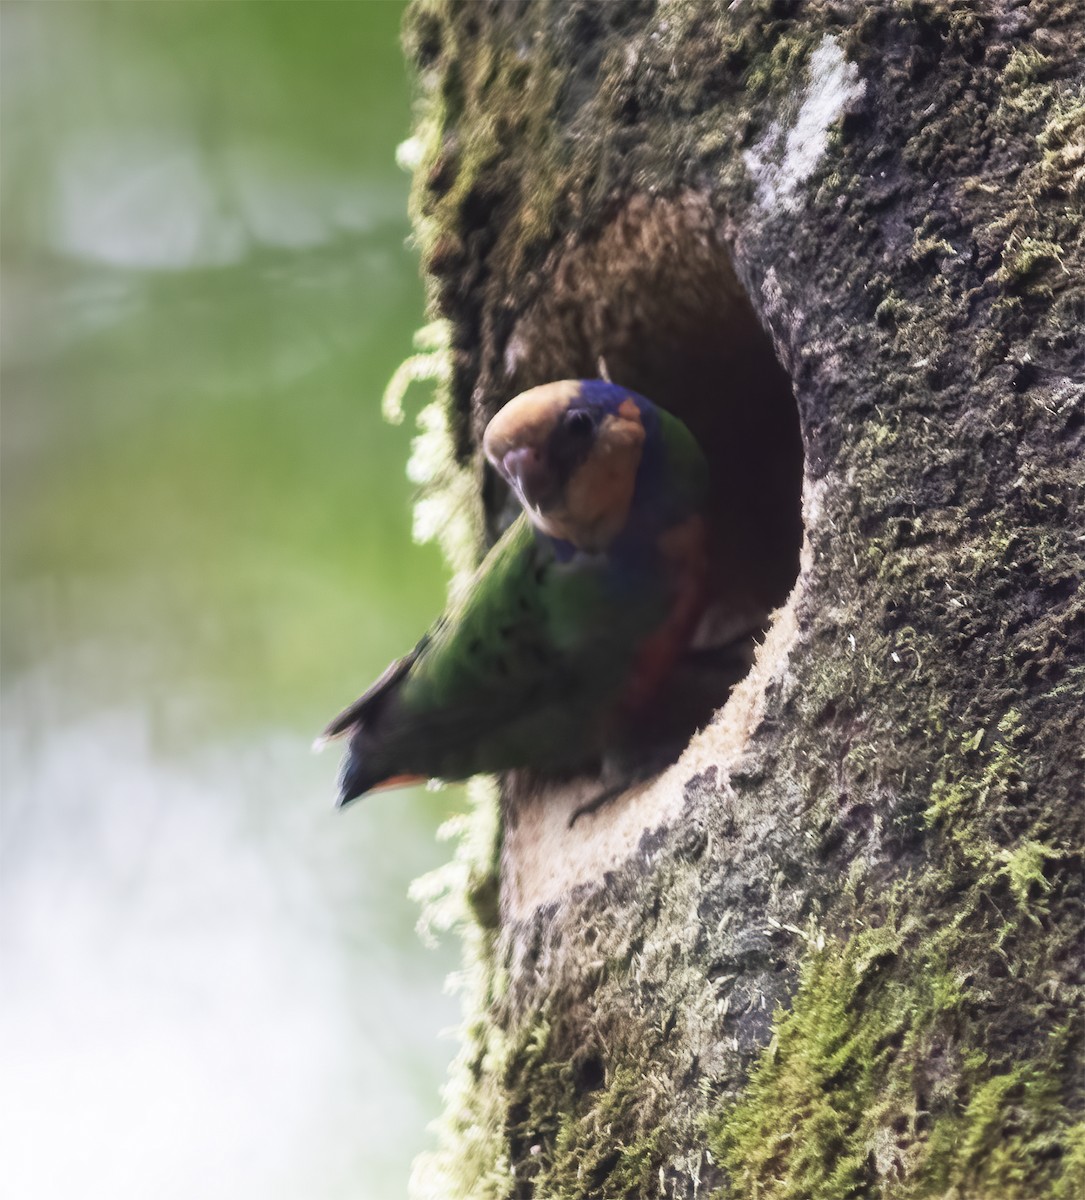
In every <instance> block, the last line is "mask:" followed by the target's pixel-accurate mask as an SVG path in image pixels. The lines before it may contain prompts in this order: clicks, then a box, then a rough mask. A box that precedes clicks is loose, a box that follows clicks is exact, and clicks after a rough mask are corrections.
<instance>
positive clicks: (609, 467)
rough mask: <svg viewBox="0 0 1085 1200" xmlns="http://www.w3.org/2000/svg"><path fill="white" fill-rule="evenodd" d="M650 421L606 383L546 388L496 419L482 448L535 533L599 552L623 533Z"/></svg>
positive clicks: (638, 400) (631, 397)
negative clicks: (541, 533)
mask: <svg viewBox="0 0 1085 1200" xmlns="http://www.w3.org/2000/svg"><path fill="white" fill-rule="evenodd" d="M652 415H653V410H652V406H651V405H650V403H649V402H648V401H647V400H645V399H644V398H643V397H642V396H637V395H636V394H635V393H634V392H630V391H629V389H628V388H622V387H618V386H616V385H615V384H612V383H607V382H605V381H603V380H564V381H562V382H560V383H547V384H544V385H543V386H542V387H536V388H532V389H531V390H530V391H528V392H523V393H522V394H521V395H519V396H517V397H516V398H515V399H513V400H510V401H509V403H508V404H506V405H505V407H504V408H502V409H501V411H500V412H499V413H497V415H496V416H495V417H494V418H493V420H492V421H491V422H490V423H489V425H488V426H487V427H486V433H485V435H484V437H483V449H484V450H485V452H486V457H487V458H488V459H489V460H490V462H491V463H493V465H494V467H495V468H496V469H497V471H498V472H499V473H500V474H501V476H502V477H503V478H504V479H505V481H506V482H507V483H508V485H509V486H510V487H511V488H512V489H513V491H514V492H515V493H516V495H517V497H518V498H519V500H520V503H521V504H522V505H523V506H524V509H525V511H526V512H527V514H528V517H529V518H530V520H531V522H532V524H534V525H535V527H536V528H537V529H540V530H542V532H543V533H546V534H548V535H549V536H550V537H554V538H558V539H560V540H562V541H566V542H570V543H572V545H574V546H576V547H577V548H578V549H580V550H586V551H589V552H595V551H599V550H602V549H604V548H605V547H606V546H607V545H609V544H610V542H612V541H613V540H614V538H615V537H617V535H618V534H619V533H620V532H621V531H622V529H623V528H624V527H625V524H626V519H627V517H628V515H629V509H630V506H631V505H632V503H633V495H634V491H635V488H636V482H637V472H638V470H639V468H640V465H641V460H642V457H643V455H644V448H645V440H646V438H647V436H648V432H649V431H648V424H649V422H650V419H651V416H652Z"/></svg>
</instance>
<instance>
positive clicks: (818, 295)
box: [407, 0, 1085, 1200]
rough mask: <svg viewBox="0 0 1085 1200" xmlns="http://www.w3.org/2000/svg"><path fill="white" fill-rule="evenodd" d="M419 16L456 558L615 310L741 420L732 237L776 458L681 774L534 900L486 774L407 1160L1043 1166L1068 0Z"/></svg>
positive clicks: (1064, 809) (644, 1184) (1061, 1185)
mask: <svg viewBox="0 0 1085 1200" xmlns="http://www.w3.org/2000/svg"><path fill="white" fill-rule="evenodd" d="M407 41H408V45H409V47H410V50H411V53H412V55H413V57H414V60H415V62H416V65H417V68H418V72H419V78H420V80H421V83H422V96H421V99H420V102H419V103H420V107H419V116H418V133H417V140H416V142H415V145H414V149H413V155H414V162H415V163H416V184H415V192H414V200H413V205H414V214H415V221H416V226H417V229H418V234H419V243H420V246H421V249H422V254H423V262H424V265H425V269H426V271H427V275H428V278H429V280H430V285H431V298H432V304H433V307H434V315H435V316H439V317H440V318H441V319H442V321H443V322H444V324H443V325H442V330H443V337H444V341H443V342H442V348H441V349H440V350H439V351H438V352H437V354H436V357H435V358H432V359H427V360H426V361H425V362H424V363H423V364H422V367H421V368H419V371H423V369H424V370H429V371H430V372H431V373H432V374H435V375H437V376H438V379H437V383H438V409H437V410H433V411H431V416H430V418H429V421H430V434H429V436H430V443H431V447H432V448H433V450H432V453H430V455H429V458H428V466H427V465H426V464H425V463H423V464H422V466H420V467H419V468H418V469H417V470H416V474H417V475H419V476H423V475H428V477H429V478H430V479H431V480H432V486H433V487H434V488H435V489H436V492H437V495H438V496H442V495H449V494H454V495H455V497H456V503H457V504H458V505H459V506H460V507H461V508H466V509H471V508H472V506H475V507H474V509H473V511H474V512H475V513H476V514H477V513H478V512H479V506H480V507H481V509H482V510H484V519H478V518H477V516H476V517H473V518H472V519H471V520H469V521H468V522H467V523H466V524H465V525H463V527H462V530H461V534H460V537H459V545H460V547H461V550H460V552H459V560H458V563H457V565H458V566H460V567H462V566H463V565H464V562H465V559H466V558H467V557H468V556H467V555H466V554H465V553H464V552H463V549H462V548H463V546H464V545H465V544H466V542H467V540H469V539H473V540H474V541H475V543H476V546H475V548H476V552H477V550H479V549H481V542H482V540H483V530H484V529H485V530H488V531H489V535H490V536H492V535H493V532H494V531H495V529H496V528H497V527H498V525H499V524H500V520H501V511H502V504H503V497H502V496H501V494H500V493H499V492H498V491H497V489H496V488H495V487H494V484H493V481H492V480H490V479H488V478H487V477H486V476H484V475H483V472H482V468H481V464H480V461H479V456H478V439H479V434H480V431H481V429H482V427H483V426H484V423H485V421H486V420H487V418H488V417H489V416H490V415H491V414H492V412H493V411H494V410H495V409H496V408H497V407H499V406H500V405H501V404H502V403H503V402H504V401H505V400H506V399H507V398H508V397H509V396H511V395H512V394H514V393H515V391H517V390H520V389H521V388H522V387H525V386H529V385H530V384H532V383H536V382H541V381H543V380H544V379H545V378H547V377H556V376H558V375H566V376H568V375H578V374H591V373H593V372H594V369H595V359H596V357H597V356H598V355H599V354H600V353H603V352H605V353H606V354H607V362H608V364H609V366H610V368H611V371H612V373H615V377H616V378H618V377H619V376H621V378H622V379H623V381H625V382H628V383H629V384H630V385H631V386H641V387H642V390H645V391H646V392H648V394H655V395H656V396H657V398H659V396H660V393H661V392H662V393H663V396H664V399H665V402H666V403H669V404H671V405H672V406H677V407H679V409H680V411H683V412H684V413H685V414H686V415H691V416H692V417H693V418H694V419H696V418H697V416H698V414H702V415H703V413H704V412H705V411H709V410H711V411H714V412H716V413H720V412H722V413H723V414H724V430H725V432H727V431H729V432H730V433H731V435H732V437H733V439H737V440H738V441H739V442H740V444H741V442H742V439H743V438H746V439H748V440H749V442H750V445H749V446H748V447H747V448H748V449H749V451H750V453H759V454H761V455H762V456H763V458H762V460H760V461H764V462H766V463H768V462H771V461H772V454H773V453H774V451H773V447H772V446H768V447H766V446H764V445H762V446H759V447H758V446H754V445H753V444H752V442H753V440H755V439H756V438H757V437H758V436H760V434H759V433H758V429H759V427H758V426H756V424H754V425H750V424H741V423H740V422H739V420H738V418H739V417H740V416H742V415H743V413H744V412H745V410H744V409H742V408H741V407H736V406H735V405H734V403H733V401H732V399H731V398H730V393H729V391H728V389H729V387H730V388H732V389H733V388H734V387H736V386H741V387H742V388H745V389H749V388H751V387H752V388H753V389H754V390H755V391H756V390H757V386H758V381H757V378H756V374H753V375H751V374H750V373H749V372H747V374H746V375H744V376H743V377H742V382H741V384H740V385H737V384H733V383H731V381H730V378H729V377H728V370H727V369H726V363H728V362H731V361H732V358H731V357H729V356H731V355H732V354H733V353H737V351H736V350H734V348H733V347H732V348H727V347H725V349H724V350H722V351H721V350H720V348H719V345H718V344H717V342H718V341H719V340H720V339H722V342H723V343H726V341H727V338H728V336H729V335H728V334H727V329H728V328H741V329H742V330H743V333H742V335H741V337H739V336H738V335H732V336H734V337H735V340H736V341H744V340H754V339H752V337H751V338H747V331H748V327H747V326H746V325H744V324H743V321H744V320H745V317H744V316H743V311H744V310H743V305H744V304H745V303H746V302H745V301H744V300H743V299H742V297H741V296H740V295H739V296H738V298H737V299H736V295H737V294H738V293H737V285H736V284H735V278H736V277H737V279H738V280H741V283H742V285H743V287H744V289H745V293H746V296H747V297H748V302H749V305H750V306H751V307H752V310H753V311H754V312H755V313H756V315H757V317H758V319H759V320H760V321H761V322H763V323H764V325H765V326H766V327H767V329H768V330H769V332H770V333H771V337H772V342H773V345H774V346H775V352H776V355H777V356H778V358H779V361H780V363H782V365H783V367H784V368H785V369H786V371H787V374H788V376H789V378H790V386H791V387H792V388H793V391H794V401H795V404H796V405H797V409H798V419H799V423H800V424H801V428H802V438H803V449H804V453H805V484H804V495H805V550H804V566H803V569H802V572H801V574H800V577H799V581H798V585H797V587H796V589H795V592H794V593H793V595H792V598H791V600H790V602H789V615H788V619H789V620H790V621H792V622H793V626H794V634H793V635H792V636H790V638H789V639H784V640H785V641H786V653H785V652H783V651H781V652H780V654H779V656H778V657H777V659H776V660H773V661H767V659H768V657H769V656H767V655H766V662H765V663H763V664H762V665H761V667H760V668H759V670H760V675H758V680H759V683H758V687H759V689H760V698H759V700H758V706H757V707H756V710H755V711H756V713H757V714H758V715H757V718H756V720H753V721H752V722H751V724H752V732H751V733H750V734H749V735H748V736H744V740H742V743H741V745H740V746H739V752H737V753H736V752H735V749H734V747H733V746H730V745H729V746H728V748H727V749H726V752H725V747H724V742H725V740H726V738H725V727H726V726H727V723H728V716H727V712H728V710H727V709H725V710H724V713H723V714H721V717H720V718H719V720H718V722H717V724H716V725H715V726H714V727H713V728H712V729H710V730H709V731H708V733H707V734H706V735H704V737H703V738H702V749H703V751H704V753H703V754H702V756H701V760H700V762H701V765H700V766H699V767H698V769H697V770H696V771H695V772H694V771H693V770H692V769H691V770H690V771H689V772H687V777H686V778H684V779H681V780H680V781H679V782H680V784H681V787H680V792H679V801H680V803H679V805H678V807H677V808H676V809H674V810H673V811H669V812H668V814H667V815H662V814H661V815H660V816H659V818H658V820H655V821H649V822H648V823H647V824H646V826H645V828H644V830H643V833H642V835H641V836H640V839H639V842H637V843H635V844H634V847H633V851H632V852H631V853H630V854H629V855H628V857H627V859H626V860H625V861H622V862H620V863H618V864H617V865H615V864H613V863H607V864H604V865H601V866H600V869H599V872H598V874H597V877H596V878H594V879H592V880H590V881H588V882H585V883H583V884H582V885H581V886H579V887H578V888H576V889H575V890H573V891H572V892H570V893H568V894H565V895H562V896H560V897H557V898H555V899H553V900H552V901H551V902H549V903H546V904H544V905H541V906H540V907H539V908H537V909H536V910H535V911H533V912H530V913H528V914H526V915H525V914H524V913H523V912H517V913H515V914H512V913H510V910H509V908H508V906H507V904H506V905H505V907H504V909H502V907H501V896H502V875H501V872H502V865H501V857H500V841H499V837H498V832H497V824H496V822H495V821H494V820H493V816H494V813H493V809H492V796H491V794H490V793H488V792H486V791H484V790H479V791H478V792H477V793H476V796H477V805H478V807H477V811H476V815H475V817H474V818H473V823H472V822H469V823H468V826H467V828H468V835H467V837H468V840H467V841H466V842H465V843H464V845H463V848H461V851H460V854H459V858H458V859H457V863H456V864H454V867H453V869H452V871H451V872H450V873H449V874H448V877H447V879H446V880H445V883H444V884H443V885H442V886H444V887H445V889H446V895H447V896H448V897H451V899H450V900H448V901H447V903H448V904H449V905H450V908H449V909H448V912H449V913H451V915H447V914H446V917H445V923H446V924H449V923H453V922H456V921H458V922H459V923H460V925H461V927H462V928H463V929H464V930H465V931H466V935H467V938H468V946H469V960H470V961H469V963H468V966H467V969H466V973H465V978H466V979H467V980H468V981H469V987H468V991H467V1001H468V1010H469V1011H468V1020H467V1024H466V1027H465V1032H464V1040H463V1048H462V1052H461V1055H460V1057H459V1059H458V1063H457V1066H456V1068H455V1073H454V1076H453V1078H452V1080H451V1082H450V1090H449V1102H448V1107H447V1112H446V1118H445V1121H444V1124H443V1127H442V1130H441V1131H440V1134H439V1139H440V1144H439V1148H438V1150H437V1151H436V1152H434V1154H432V1155H430V1156H429V1157H427V1158H426V1159H425V1160H423V1161H422V1162H420V1164H419V1167H418V1170H417V1173H416V1180H415V1190H416V1192H417V1194H419V1195H433V1196H440V1197H442V1200H444V1198H447V1197H454V1196H471V1197H477V1196H493V1197H506V1196H508V1197H521V1196H524V1197H526V1196H539V1197H543V1196H545V1197H595V1196H606V1197H619V1196H630V1197H633V1196H637V1197H640V1196H650V1195H658V1196H668V1197H671V1196H682V1197H686V1196H688V1197H693V1196H696V1195H701V1196H704V1195H706V1194H710V1193H713V1192H715V1193H718V1194H719V1195H721V1196H735V1197H739V1196H749V1197H753V1196H760V1197H765V1198H768V1197H796V1198H798V1197H804V1198H805V1197H825V1198H830V1197H832V1198H835V1197H845V1196H885V1197H926V1196H937V1197H946V1198H947V1200H948V1198H950V1197H953V1198H954V1200H965V1198H966V1197H985V1198H986V1197H992V1196H998V1197H1000V1198H1001V1197H1009V1198H1013V1197H1022V1198H1024V1197H1032V1196H1038V1195H1052V1196H1056V1197H1058V1196H1065V1197H1069V1196H1071V1195H1076V1194H1077V1192H1078V1191H1079V1190H1080V1188H1081V1187H1082V1186H1085V1183H1083V1172H1085V1134H1083V1133H1082V1125H1081V1117H1082V1112H1083V1108H1085V1097H1083V1095H1082V1085H1081V1076H1080V1070H1079V1069H1078V1064H1079V1062H1080V1052H1081V1047H1080V1038H1079V1034H1080V1006H1081V998H1082V979H1081V972H1080V963H1079V956H1078V953H1077V947H1076V937H1077V932H1078V929H1079V927H1080V921H1081V915H1082V895H1081V872H1082V862H1081V854H1082V844H1081V832H1082V830H1081V813H1080V808H1079V806H1078V800H1079V796H1080V791H1079V783H1080V776H1079V774H1078V772H1079V763H1078V761H1077V759H1078V733H1077V725H1078V723H1079V721H1080V703H1081V695H1082V690H1083V689H1082V680H1083V675H1085V667H1083V663H1082V653H1081V636H1080V631H1081V628H1082V620H1083V617H1085V612H1083V602H1082V586H1081V585H1082V582H1083V577H1085V567H1083V559H1082V550H1081V545H1082V542H1081V540H1080V535H1081V513H1082V507H1081V496H1080V491H1081V489H1080V462H1081V451H1082V442H1083V433H1082V425H1083V422H1082V406H1083V400H1085V351H1083V347H1082V339H1081V329H1082V327H1083V325H1085V286H1083V283H1082V281H1083V279H1085V255H1083V246H1085V234H1083V229H1082V225H1083V216H1082V209H1083V200H1085V102H1083V99H1082V85H1083V75H1082V71H1083V68H1082V64H1083V63H1085V33H1083V31H1082V28H1081V23H1080V17H1079V14H1078V13H1077V10H1076V6H1075V5H1074V4H1072V3H1060V2H1058V0H1053V2H1050V3H1044V2H1038V3H1033V4H1030V5H1028V6H1025V7H1021V6H1014V5H1012V4H1010V3H1005V4H983V5H980V4H976V5H962V4H953V5H950V4H941V3H934V2H930V3H911V4H906V5H894V6H880V5H879V6H873V5H861V4H849V3H831V2H824V3H808V4H799V3H780V2H778V0H776V2H772V3H769V2H765V3H749V4H744V5H741V6H737V7H732V6H723V5H717V4H714V3H709V2H708V0H675V2H672V3H669V4H658V5H657V4H655V3H652V2H649V0H613V2H612V3H608V4H599V3H596V2H595V0H562V2H559V0H531V2H529V3H523V4H515V5H513V4H500V3H494V4H491V3H489V2H488V0H475V2H470V3H458V4H457V3H445V2H436V0H416V3H415V4H414V6H413V8H412V10H411V15H410V18H409V22H408V30H407ZM732 268H733V273H732ZM749 361H750V362H752V363H753V364H755V365H756V363H757V362H758V361H763V360H758V359H757V358H756V357H755V358H752V359H750V360H749ZM765 370H766V372H768V371H769V367H768V366H766V367H765ZM416 373H418V372H416ZM769 390H771V389H768V385H766V395H768V394H769ZM772 394H773V395H777V393H776V392H773V393H772ZM765 403H768V401H767V400H766V402H765ZM682 405H685V406H687V407H686V408H685V409H682V407H681V406H682ZM434 411H435V412H437V413H439V416H434V415H433V412H434ZM729 422H731V424H728V423H729ZM425 457H426V456H425V455H423V458H425ZM790 469H791V468H790V467H789V468H787V470H790ZM785 476H786V470H783V469H781V475H780V478H781V479H783V478H784V477H785ZM766 478H767V477H766ZM765 486H766V487H774V486H777V484H776V483H775V482H773V481H772V480H769V481H768V482H766V484H765ZM449 489H451V491H450V490H449ZM431 499H432V495H431ZM1075 631H1076V636H1075ZM728 736H729V735H728ZM714 747H715V748H716V750H717V751H718V752H717V753H716V755H715V757H714V758H713V748H714ZM706 756H707V765H706ZM521 803H522V800H518V799H517V796H516V794H515V789H513V790H512V791H510V792H508V793H507V796H506V801H505V804H506V807H505V809H504V820H505V822H506V826H508V825H510V824H516V822H517V821H518V820H519V819H520V816H521V813H522V810H521V809H520V808H518V807H517V806H518V805H519V804H521ZM523 803H526V801H523ZM487 822H489V824H487ZM471 831H473V832H471ZM472 838H473V840H471V839H472ZM516 852H517V853H521V850H520V849H517V851H516ZM515 865H516V864H515V863H510V862H509V858H508V851H507V843H506V855H505V862H504V868H503V869H504V872H505V875H504V882H505V884H506V885H507V882H508V873H509V871H510V870H512V869H513V868H514V867H515ZM1075 1021H1077V1022H1078V1023H1077V1024H1075Z"/></svg>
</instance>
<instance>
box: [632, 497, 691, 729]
mask: <svg viewBox="0 0 1085 1200" xmlns="http://www.w3.org/2000/svg"><path fill="white" fill-rule="evenodd" d="M705 541H706V533H705V524H704V519H703V518H702V517H701V516H700V515H697V516H693V517H690V518H689V519H688V520H686V521H683V522H682V523H681V524H680V525H676V526H675V527H674V528H673V529H669V530H668V531H667V533H665V534H664V535H663V537H662V538H661V539H660V550H661V551H662V553H663V557H664V558H665V559H666V560H667V562H668V564H669V565H668V574H670V575H671V576H672V577H673V578H674V579H675V580H676V586H675V589H674V593H673V595H672V597H671V610H670V613H669V614H668V616H667V619H666V620H665V621H664V622H663V624H662V625H661V626H660V627H659V628H658V629H657V630H656V631H655V633H653V634H652V635H651V637H649V638H647V639H646V640H645V641H644V643H643V644H642V645H641V648H640V651H639V653H638V654H637V658H636V661H635V662H634V664H633V670H632V671H631V672H630V674H629V678H628V680H627V681H626V687H625V697H624V703H623V707H624V708H625V710H626V712H630V713H635V712H637V711H638V710H639V709H641V708H643V707H644V705H645V704H646V703H647V702H648V701H649V700H651V698H652V697H653V696H654V695H655V694H656V692H657V691H659V688H660V685H661V684H662V683H663V681H664V679H666V677H667V675H668V674H669V672H670V671H671V668H672V667H673V666H674V664H675V662H676V661H677V660H678V657H679V655H680V654H681V653H682V651H683V650H685V648H686V647H687V646H688V645H689V642H690V639H691V638H692V637H693V632H694V630H695V629H696V628H697V622H698V621H699V620H700V619H701V615H702V613H703V612H704V609H705V605H706V603H707V601H708V586H707V578H708V560H707V556H706V552H705Z"/></svg>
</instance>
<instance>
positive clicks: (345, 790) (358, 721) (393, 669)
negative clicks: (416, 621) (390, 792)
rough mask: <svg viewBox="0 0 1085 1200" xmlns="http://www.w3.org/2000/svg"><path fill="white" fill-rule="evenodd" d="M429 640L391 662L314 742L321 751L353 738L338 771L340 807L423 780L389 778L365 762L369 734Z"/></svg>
mask: <svg viewBox="0 0 1085 1200" xmlns="http://www.w3.org/2000/svg"><path fill="white" fill-rule="evenodd" d="M426 640H427V639H426V638H423V639H422V641H421V642H419V644H418V645H417V646H416V647H415V648H414V650H412V651H411V653H410V654H408V655H405V656H404V657H403V658H400V659H397V660H396V661H395V662H394V663H392V665H391V666H390V667H389V668H388V669H387V670H386V671H385V672H384V674H383V675H382V676H381V677H380V678H379V679H378V680H377V682H376V683H374V684H373V686H372V687H371V688H369V689H368V691H366V692H365V693H364V695H361V696H359V697H358V699H357V700H355V701H354V703H353V704H351V705H350V706H349V707H348V708H344V709H343V711H342V712H341V713H340V714H339V716H337V717H336V718H335V719H334V720H333V721H332V722H331V723H330V724H329V725H328V727H327V729H325V730H324V732H323V733H322V734H321V735H320V737H319V738H317V740H316V742H315V743H314V746H315V748H317V749H320V748H321V747H322V746H323V745H324V744H325V743H326V742H328V741H330V740H331V739H332V738H338V737H343V736H344V735H345V734H350V735H351V738H350V745H349V746H348V747H347V752H346V754H345V755H344V756H343V765H342V766H341V767H340V768H339V799H338V800H337V801H336V806H337V807H338V808H342V807H343V805H344V804H349V803H350V802H351V801H352V800H356V799H357V798H358V797H359V796H362V795H364V794H365V793H366V792H372V791H375V790H377V789H379V788H385V787H401V786H403V785H405V784H408V783H417V782H419V781H420V779H421V778H422V777H420V776H414V775H410V776H408V775H396V776H393V777H392V778H389V777H388V776H387V775H386V774H383V773H381V772H379V771H374V770H373V768H372V767H371V766H370V765H368V764H367V762H366V760H367V759H368V758H369V757H370V756H369V754H368V752H367V751H368V749H369V743H370V741H371V738H370V737H369V736H367V735H369V733H370V730H371V729H372V728H373V725H374V724H375V723H376V721H377V720H378V718H379V714H380V710H381V708H382V706H383V705H384V702H385V701H386V700H387V698H388V696H389V694H390V693H391V692H392V690H393V689H394V688H395V686H396V685H397V684H398V683H399V681H400V680H401V679H402V678H403V677H404V675H406V674H407V672H408V671H409V670H410V669H411V667H412V666H413V664H414V661H415V659H416V658H417V657H418V654H419V651H420V650H421V649H422V647H423V646H424V645H425V643H426Z"/></svg>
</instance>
